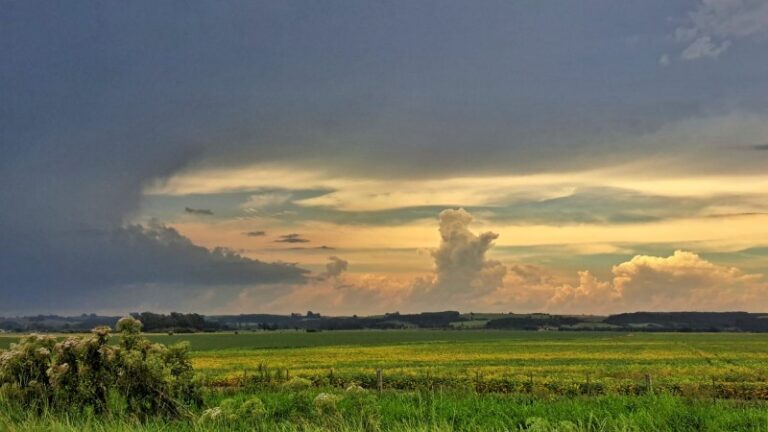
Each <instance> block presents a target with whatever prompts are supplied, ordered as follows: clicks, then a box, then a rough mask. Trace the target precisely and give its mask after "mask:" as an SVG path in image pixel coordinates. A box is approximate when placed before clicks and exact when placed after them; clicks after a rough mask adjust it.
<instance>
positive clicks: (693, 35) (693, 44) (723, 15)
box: [674, 0, 768, 60]
mask: <svg viewBox="0 0 768 432" xmlns="http://www.w3.org/2000/svg"><path fill="white" fill-rule="evenodd" d="M687 21H688V22H687V24H686V25H684V26H680V27H678V28H676V29H675V33H674V36H675V40H676V41H677V42H680V43H685V44H686V47H685V49H684V50H683V51H682V53H681V54H680V58H682V59H683V60H697V59H701V58H712V59H716V58H718V57H719V56H720V55H721V54H722V53H724V52H725V51H726V50H727V49H728V48H729V47H730V46H731V45H732V40H736V39H744V38H748V37H757V36H760V35H763V34H765V33H767V32H768V1H766V0H702V1H701V2H700V3H699V4H698V6H697V7H696V9H695V10H693V11H692V12H690V13H689V14H688V20H687Z"/></svg>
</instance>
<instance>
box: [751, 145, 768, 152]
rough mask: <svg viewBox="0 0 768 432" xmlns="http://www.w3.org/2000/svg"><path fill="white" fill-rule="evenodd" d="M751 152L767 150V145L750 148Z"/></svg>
mask: <svg viewBox="0 0 768 432" xmlns="http://www.w3.org/2000/svg"><path fill="white" fill-rule="evenodd" d="M752 150H758V151H762V150H768V144H758V145H755V146H752Z"/></svg>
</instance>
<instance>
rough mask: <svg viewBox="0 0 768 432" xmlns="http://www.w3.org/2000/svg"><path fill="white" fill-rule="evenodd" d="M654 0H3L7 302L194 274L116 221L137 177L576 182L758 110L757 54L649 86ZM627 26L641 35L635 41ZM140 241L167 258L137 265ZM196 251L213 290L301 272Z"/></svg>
mask: <svg viewBox="0 0 768 432" xmlns="http://www.w3.org/2000/svg"><path fill="white" fill-rule="evenodd" d="M668 5H669V2H667V1H663V0H653V1H649V2H629V3H623V4H621V5H616V6H604V5H600V6H593V7H591V6H585V5H584V4H582V3H581V2H572V3H570V2H569V3H558V4H557V5H556V6H555V5H554V3H549V2H538V3H536V5H535V6H531V5H528V4H524V3H518V2H495V3H494V2H490V3H471V4H470V3H466V2H459V1H448V2H430V1H425V2H400V3H397V2H392V3H389V2H385V3H382V2H356V3H353V4H350V3H349V2H341V1H339V2H337V1H329V2H323V3H322V4H320V3H317V4H305V3H291V2H244V3H233V4H229V3H222V2H196V3H189V4H183V3H176V2H154V1H132V2H104V3H96V2H87V1H85V2H50V3H45V2H36V1H21V2H2V3H0V58H2V61H0V94H1V95H2V104H0V202H1V203H3V210H2V211H0V244H3V245H10V246H6V247H2V248H0V266H2V270H3V271H2V279H3V280H1V281H0V294H2V302H0V303H2V305H3V307H5V308H8V309H9V310H10V311H11V312H26V311H35V310H39V309H40V308H41V306H39V305H40V304H48V305H53V306H55V305H56V304H58V303H57V301H62V302H63V301H69V302H71V303H73V304H74V303H77V304H78V306H79V307H81V308H82V309H83V310H87V309H88V308H89V307H90V306H91V304H92V303H90V302H91V299H90V297H88V296H83V295H82V294H83V292H82V291H81V290H80V287H81V286H85V287H95V286H96V285H100V286H101V288H100V289H102V290H104V291H108V290H110V289H113V288H114V287H116V286H118V285H122V284H124V283H138V284H145V286H149V285H151V284H153V283H163V284H168V285H174V284H175V285H174V286H176V285H178V284H179V283H182V282H185V281H187V280H188V279H185V277H184V275H183V274H182V273H181V272H180V271H178V270H173V271H168V272H166V270H168V269H178V268H179V267H180V266H181V263H185V262H189V257H190V255H188V253H189V252H190V249H189V248H188V247H186V246H185V247H182V246H180V244H181V243H178V242H177V243H174V246H172V247H170V246H164V245H163V243H162V241H163V239H164V238H165V237H164V236H165V234H163V235H155V234H151V233H148V232H146V228H145V231H140V233H137V231H136V229H135V228H129V227H128V228H127V227H126V225H125V224H126V222H129V221H131V220H132V217H133V216H134V215H136V214H137V212H138V211H139V208H140V205H139V204H140V200H141V198H142V190H143V188H144V187H145V186H146V185H147V184H150V183H151V182H152V181H154V180H162V179H164V178H167V177H169V176H171V175H173V174H174V173H177V172H178V171H179V170H181V169H183V168H186V167H190V166H194V167H205V166H220V165H227V164H232V165H239V164H243V163H250V162H254V161H258V162H290V163H296V164H301V163H302V162H304V163H307V164H309V163H312V164H313V165H314V166H317V164H325V165H324V166H325V167H327V168H328V169H329V170H332V169H338V170H342V171H345V174H346V173H349V174H350V175H351V174H361V175H370V176H376V175H378V176H387V177H388V178H394V177H398V176H401V177H407V176H411V177H419V176H423V177H429V176H443V175H460V174H466V173H483V174H487V173H489V172H494V171H495V172H502V171H503V172H507V173H508V172H536V171H553V170H562V169H568V170H575V169H579V168H584V167H590V168H591V167H594V166H596V165H600V164H606V163H612V162H613V161H614V160H622V159H627V157H628V156H627V155H626V153H631V154H642V153H643V152H645V151H647V150H648V149H646V148H644V147H643V146H631V145H627V144H624V145H622V144H621V143H617V142H616V141H614V140H613V138H614V137H616V136H623V134H626V133H646V132H648V131H654V130H657V129H658V128H660V127H661V126H663V125H664V124H667V123H668V122H670V121H674V120H678V119H681V118H687V117H689V116H691V115H695V114H698V113H700V112H705V111H708V107H710V106H711V105H713V104H717V103H718V102H719V101H720V100H721V98H723V95H725V96H728V95H730V94H733V93H736V94H737V95H738V96H739V97H738V100H741V101H743V102H744V103H745V104H747V105H750V106H755V107H757V108H760V109H764V108H765V102H764V101H765V100H768V98H766V90H765V89H766V87H765V86H762V87H761V86H758V85H755V83H754V78H751V77H753V76H754V72H753V71H754V70H762V69H764V66H765V62H766V61H768V59H767V58H766V56H764V55H760V54H762V53H763V51H762V50H761V48H762V47H760V46H755V47H751V46H747V45H744V46H743V48H742V49H741V50H740V51H741V52H742V53H743V54H742V57H740V58H736V60H738V61H733V62H722V63H720V64H719V65H717V66H710V67H708V68H697V69H686V68H675V67H668V68H665V70H664V71H663V72H660V70H659V68H658V65H657V64H656V62H655V59H656V58H657V57H658V50H659V47H658V46H656V45H654V44H653V41H658V40H660V39H662V38H660V37H659V35H664V34H667V33H668V32H670V31H671V30H672V28H670V27H669V25H668V24H667V23H668V21H669V20H668V19H667V17H668V16H670V15H674V16H685V13H686V12H688V10H687V8H684V7H682V6H668ZM670 8H671V9H672V10H670ZM468 12H470V13H468ZM457 29H458V30H460V31H457ZM569 32H570V33H569ZM574 32H575V33H574ZM627 34H632V35H636V36H637V37H638V39H639V40H640V41H641V43H639V44H635V45H634V47H635V48H633V47H628V46H627V44H626V36H627ZM564 41H565V43H564ZM733 51H734V54H737V53H736V50H733ZM575 59H578V61H575ZM649 59H650V60H649ZM701 69H704V70H701ZM750 80H752V81H750ZM680 82H685V83H686V85H680ZM712 82H717V83H718V85H716V86H715V85H711V83H712ZM745 89H748V90H749V91H745ZM726 100H730V99H729V98H727V97H726ZM470 144H471V148H472V151H468V145H470ZM297 155H298V156H297ZM752 159H758V158H751V159H749V160H747V161H746V162H748V163H749V164H751V165H749V166H753V167H754V166H757V167H758V168H759V169H763V168H764V167H762V165H760V164H762V163H763V161H759V160H752ZM371 161H375V163H372V162H371ZM733 165H734V166H739V169H742V170H746V169H747V167H748V165H747V164H741V165H739V164H736V163H735V162H734V163H733ZM717 166H718V167H721V166H722V169H724V170H728V169H732V167H730V166H727V164H717ZM206 202H207V201H206ZM190 203H191V202H190ZM183 205H184V204H181V206H183ZM191 205H196V204H191ZM204 205H207V204H204ZM179 208H180V206H178V205H177V206H175V207H173V210H174V211H175V212H177V211H178V210H177V209H179ZM216 208H217V209H218V208H220V207H218V206H217V207H216ZM224 211H225V210H224V209H223V208H222V211H221V212H224ZM396 216H397V215H395V217H396ZM216 217H221V214H217V215H216ZM150 231H151V230H150ZM161 232H164V231H162V230H161ZM166 234H167V233H166ZM137 248H140V249H142V250H144V251H145V252H146V256H151V257H156V258H157V259H158V260H162V261H160V262H157V263H154V264H153V263H150V262H147V261H146V260H143V259H142V260H140V261H138V262H140V263H142V265H141V266H139V265H137V262H134V261H132V260H134V259H141V257H142V256H143V255H144V254H143V253H141V252H139V250H138V249H137ZM192 250H194V251H198V252H195V253H193V254H192V255H193V256H194V257H195V259H194V260H193V263H194V265H195V266H197V267H200V268H212V271H211V273H210V276H205V277H203V276H202V275H198V276H199V277H198V279H197V280H205V281H206V283H210V284H211V285H214V284H216V283H217V281H216V280H214V279H215V278H216V277H217V276H220V277H221V278H222V280H226V281H228V282H226V283H234V281H235V280H236V279H238V278H237V277H236V275H241V276H243V277H242V279H243V281H247V282H248V283H255V281H257V280H265V281H277V280H279V279H280V278H281V277H283V278H284V279H285V280H295V279H296V278H297V277H298V275H300V274H301V272H300V271H299V270H298V269H294V270H290V269H289V270H285V268H284V266H282V265H280V264H266V263H259V264H252V265H251V264H245V263H247V261H240V259H239V258H238V259H234V258H232V259H221V258H220V257H219V256H218V255H216V254H208V255H206V254H203V253H202V252H200V251H199V250H198V249H192ZM160 251H162V253H160ZM121 259H124V261H121ZM242 259H244V258H242ZM166 262H168V263H175V264H173V265H170V264H169V265H166V264H165V263H166ZM235 263H238V264H235ZM144 265H147V266H150V265H151V266H152V268H154V271H152V272H145V271H143V270H142V268H143V267H144ZM97 266H98V268H96V267H97ZM222 266H223V267H226V268H227V269H231V268H233V267H234V268H237V269H240V270H238V271H235V272H234V273H229V272H226V271H223V270H221V267H222ZM244 268H247V269H248V270H247V271H245V270H242V269H244ZM214 270H215V271H214ZM259 272H262V273H263V275H264V277H263V278H259V277H257V274H258V273H259ZM108 275H115V276H114V277H107V276H108ZM118 276H119V277H118ZM91 279H92V280H93V281H94V283H90V284H89V283H86V282H88V281H89V280H91ZM96 282H98V283H96ZM169 290H170V288H169ZM155 291H157V289H155ZM168 292H169V293H171V294H170V295H173V294H174V293H177V291H176V288H174V290H170V291H168ZM163 293H166V292H165V291H163ZM182 293H183V291H178V295H183V294H182ZM130 297H131V296H128V298H129V299H130ZM115 301H116V302H117V300H115ZM38 302H40V303H38ZM125 307H126V308H127V307H130V305H129V304H125Z"/></svg>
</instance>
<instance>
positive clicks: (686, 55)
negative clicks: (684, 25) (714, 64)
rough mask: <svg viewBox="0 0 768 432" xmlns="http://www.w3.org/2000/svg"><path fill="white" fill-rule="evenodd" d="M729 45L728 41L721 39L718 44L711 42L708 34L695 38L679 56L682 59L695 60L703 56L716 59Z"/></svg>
mask: <svg viewBox="0 0 768 432" xmlns="http://www.w3.org/2000/svg"><path fill="white" fill-rule="evenodd" d="M730 46H731V42H730V41H723V42H721V43H720V44H715V43H714V42H712V40H711V38H710V37H709V36H702V37H699V38H696V40H694V41H693V42H692V43H691V44H690V45H688V47H686V48H685V49H684V50H683V52H682V53H680V58H681V59H683V60H696V59H700V58H704V57H709V58H713V59H716V58H718V57H720V54H722V53H724V52H725V50H727V49H728V47H730Z"/></svg>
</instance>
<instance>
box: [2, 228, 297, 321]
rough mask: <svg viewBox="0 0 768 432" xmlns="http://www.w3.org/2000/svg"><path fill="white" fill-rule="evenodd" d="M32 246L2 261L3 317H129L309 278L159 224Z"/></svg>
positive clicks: (293, 269)
mask: <svg viewBox="0 0 768 432" xmlns="http://www.w3.org/2000/svg"><path fill="white" fill-rule="evenodd" d="M25 240H26V241H24V242H20V243H19V244H18V245H17V247H16V248H15V251H14V252H15V257H17V260H14V261H3V262H0V271H1V272H2V274H3V284H2V286H0V295H1V296H2V297H3V302H2V304H1V305H0V312H5V313H9V312H13V313H18V312H19V311H30V312H34V311H62V310H67V311H78V310H80V311H86V308H87V310H92V309H91V308H98V309H105V308H107V309H112V310H115V309H122V310H129V309H130V308H133V307H135V305H137V304H141V303H143V302H153V304H154V305H155V306H156V307H161V308H164V309H170V308H174V307H176V306H175V305H177V304H185V303H184V302H185V301H186V300H188V299H189V297H195V296H197V295H198V294H200V293H202V292H204V291H209V290H214V291H215V292H216V296H217V297H219V298H221V297H223V298H226V297H227V296H233V295H236V294H237V292H239V291H240V289H241V288H242V287H243V286H252V287H254V289H256V290H262V291H263V292H264V293H265V294H267V293H269V292H270V291H269V290H268V289H265V288H260V287H265V286H267V285H269V284H277V283H296V284H301V283H303V282H304V281H305V279H306V274H307V273H308V272H307V271H306V270H303V269H301V268H298V267H296V266H295V265H293V264H283V263H266V262H262V261H259V260H254V259H250V258H246V257H243V256H241V255H239V254H237V253H235V252H232V251H230V250H228V249H225V248H214V249H206V248H204V247H201V246H197V245H195V244H193V243H192V242H191V241H190V240H189V239H188V238H187V237H185V236H183V235H181V234H180V233H179V232H178V231H176V230H175V229H173V228H170V227H167V226H165V225H163V224H161V223H159V222H150V223H149V224H148V225H127V226H125V227H120V228H114V229H109V230H85V231H79V232H73V233H68V234H66V235H63V236H62V237H59V238H57V239H56V240H57V241H55V242H54V243H52V244H51V245H50V246H49V247H47V248H45V249H44V250H43V249H41V248H40V247H39V244H37V243H33V242H29V240H30V239H29V238H26V239H25ZM49 240H50V239H49ZM270 295H273V294H270ZM142 297H146V298H142ZM86 299H87V300H86ZM84 303H86V304H87V306H85V307H84V306H83V305H84ZM195 306H196V307H198V308H200V307H209V305H206V304H197V305H195Z"/></svg>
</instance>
